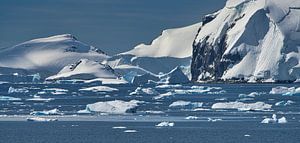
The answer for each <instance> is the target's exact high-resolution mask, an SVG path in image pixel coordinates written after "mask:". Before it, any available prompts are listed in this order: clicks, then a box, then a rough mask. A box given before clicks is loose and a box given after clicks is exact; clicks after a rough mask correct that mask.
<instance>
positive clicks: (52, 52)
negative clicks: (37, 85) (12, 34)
mask: <svg viewBox="0 0 300 143" xmlns="http://www.w3.org/2000/svg"><path fill="white" fill-rule="evenodd" d="M108 57H109V56H107V55H106V54H104V52H103V51H101V50H100V49H97V48H95V47H92V46H89V45H87V44H85V43H82V42H80V41H78V40H77V39H76V38H75V37H74V36H72V35H70V34H64V35H57V36H52V37H48V38H40V39H34V40H30V41H27V42H24V43H21V44H19V45H16V46H14V47H11V48H6V49H1V50H0V67H1V68H3V69H6V71H7V70H10V69H24V70H27V71H34V72H39V73H41V75H42V76H43V77H47V76H49V75H53V74H56V73H57V72H59V71H60V70H61V69H62V68H63V67H65V66H66V65H69V64H72V63H75V62H77V61H78V60H80V59H83V58H85V59H90V60H94V61H99V62H101V61H103V60H105V59H107V58H108ZM0 72H1V71H0Z"/></svg>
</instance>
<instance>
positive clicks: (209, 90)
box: [171, 86, 226, 94]
mask: <svg viewBox="0 0 300 143" xmlns="http://www.w3.org/2000/svg"><path fill="white" fill-rule="evenodd" d="M221 89H222V88H221V87H206V86H192V87H191V88H189V89H173V90H171V91H172V92H174V94H201V93H206V94H213V93H214V92H218V90H221ZM216 90H217V91H216ZM222 92H226V91H222Z"/></svg>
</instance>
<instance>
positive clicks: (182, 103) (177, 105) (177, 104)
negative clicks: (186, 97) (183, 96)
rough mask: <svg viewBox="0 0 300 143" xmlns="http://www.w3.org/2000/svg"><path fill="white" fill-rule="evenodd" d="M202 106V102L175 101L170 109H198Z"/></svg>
mask: <svg viewBox="0 0 300 143" xmlns="http://www.w3.org/2000/svg"><path fill="white" fill-rule="evenodd" d="M202 106H203V103H202V102H190V101H182V100H179V101H175V102H173V103H172V104H170V105H169V107H172V108H180V107H190V108H198V107H202Z"/></svg>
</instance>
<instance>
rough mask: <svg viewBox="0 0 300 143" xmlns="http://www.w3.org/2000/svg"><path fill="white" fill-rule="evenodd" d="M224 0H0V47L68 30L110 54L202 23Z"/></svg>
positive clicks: (221, 5)
mask: <svg viewBox="0 0 300 143" xmlns="http://www.w3.org/2000/svg"><path fill="white" fill-rule="evenodd" d="M224 4H225V0H0V48H2V47H9V46H13V45H15V44H18V43H21V42H24V41H27V40H30V39H34V38H38V37H47V36H51V35H57V34H64V33H70V34H73V35H74V36H76V37H77V38H78V39H79V40H80V41H83V42H85V43H87V44H90V45H93V46H96V47H99V48H101V49H102V50H104V51H105V52H107V53H108V54H110V55H112V54H116V53H120V52H124V51H127V50H129V49H132V48H133V47H134V46H135V45H137V44H139V43H142V42H143V43H150V42H151V41H152V40H153V39H154V38H155V37H157V36H159V35H160V33H161V31H162V30H163V29H167V28H174V27H181V26H186V25H190V24H193V23H196V22H199V21H201V18H202V17H203V16H204V15H205V14H208V13H211V12H214V11H216V10H218V9H220V8H222V7H223V6H224Z"/></svg>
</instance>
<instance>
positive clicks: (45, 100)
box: [26, 95, 54, 102]
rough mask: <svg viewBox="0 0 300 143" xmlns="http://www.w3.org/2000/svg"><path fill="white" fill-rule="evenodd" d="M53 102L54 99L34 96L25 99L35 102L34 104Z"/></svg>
mask: <svg viewBox="0 0 300 143" xmlns="http://www.w3.org/2000/svg"><path fill="white" fill-rule="evenodd" d="M52 100H54V98H42V97H40V96H37V95H34V96H33V98H30V99H26V101H36V102H49V101H52Z"/></svg>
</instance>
